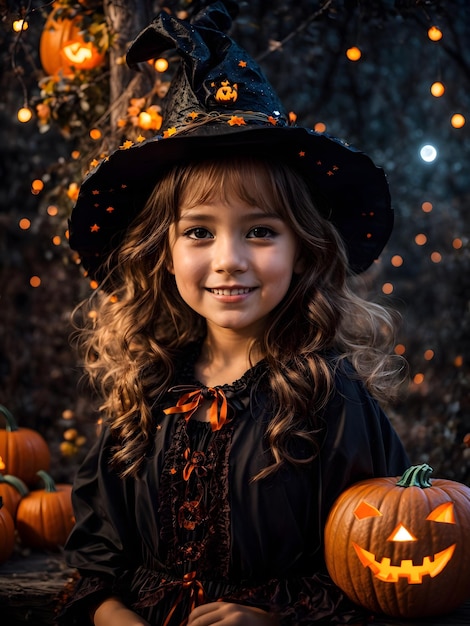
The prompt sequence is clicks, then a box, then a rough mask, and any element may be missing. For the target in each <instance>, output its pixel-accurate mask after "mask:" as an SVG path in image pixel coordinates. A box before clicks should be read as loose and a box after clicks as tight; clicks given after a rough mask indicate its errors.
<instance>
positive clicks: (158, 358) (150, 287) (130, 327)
mask: <svg viewBox="0 0 470 626" xmlns="http://www.w3.org/2000/svg"><path fill="white" fill-rule="evenodd" d="M232 194H235V195H236V196H238V197H239V198H240V199H242V200H243V201H245V202H247V203H249V204H251V205H253V206H258V207H259V208H261V209H265V210H267V211H268V210H269V211H270V212H272V211H273V210H274V211H275V212H276V213H277V214H278V215H279V216H280V217H281V218H282V219H283V220H284V221H285V222H286V223H287V224H288V225H289V226H290V228H291V229H292V230H293V232H294V233H295V236H296V237H297V240H298V245H299V249H300V258H301V259H302V262H303V271H302V273H301V274H300V275H295V276H294V277H293V279H292V284H291V286H290V289H289V291H288V293H287V294H286V296H285V297H284V299H283V301H282V302H281V303H280V304H279V305H278V306H277V307H276V308H275V309H274V310H273V311H272V312H271V313H270V315H269V318H268V321H267V324H266V328H265V331H264V335H263V336H262V337H261V338H259V339H258V340H257V344H256V349H257V353H261V354H262V355H264V358H265V359H266V361H267V364H268V366H269V368H268V371H269V387H270V389H271V392H272V403H273V407H275V409H274V414H273V417H272V420H271V421H270V424H269V426H268V429H267V438H268V442H269V445H270V448H271V451H272V455H273V463H272V464H271V465H270V466H269V467H268V468H267V469H266V470H264V471H263V472H262V473H261V476H262V475H265V474H266V473H270V472H272V471H273V470H274V469H276V468H277V467H279V466H280V465H281V464H282V463H284V462H291V463H304V462H308V461H310V460H311V458H313V456H314V455H315V454H316V450H317V447H316V431H315V429H311V428H310V429H309V428H308V427H307V426H306V420H305V419H303V418H302V416H305V415H312V414H313V415H315V414H319V413H320V412H321V410H322V408H323V407H324V406H325V404H326V402H327V400H328V398H329V397H330V394H331V392H332V389H333V385H334V364H333V361H332V358H331V355H332V354H334V355H335V359H334V362H335V363H336V364H337V363H339V362H341V360H343V359H348V360H349V361H351V363H352V364H353V366H354V368H355V370H356V372H357V375H358V377H359V378H360V379H361V380H362V381H363V382H364V383H365V385H366V386H367V387H368V388H369V390H370V391H371V393H372V394H373V395H374V396H375V397H377V398H379V399H382V400H384V399H385V400H386V399H389V398H390V397H392V396H393V393H394V391H395V390H396V389H397V388H398V385H399V384H400V381H401V376H400V374H401V373H402V371H403V362H402V361H401V360H400V359H399V358H398V357H396V356H395V355H394V354H393V351H392V346H393V342H394V329H395V319H394V314H392V313H391V312H389V311H388V310H387V309H385V308H384V307H382V306H381V305H379V304H377V303H374V302H369V301H367V300H364V299H363V298H361V297H359V296H358V295H357V294H356V293H355V291H353V290H352V289H351V287H350V285H349V283H350V279H349V277H348V272H347V259H346V253H345V250H344V246H343V243H342V241H341V238H340V236H339V235H338V233H337V231H336V229H335V228H334V226H333V225H332V223H331V222H330V221H329V220H328V219H326V218H325V217H323V216H322V214H325V213H326V212H327V211H328V207H325V206H320V203H319V202H318V201H317V202H316V201H315V200H314V199H313V196H312V190H311V189H309V188H308V186H307V183H306V182H305V180H304V179H303V178H302V177H301V176H300V175H299V174H298V173H297V172H295V171H294V170H293V169H291V168H290V167H289V166H287V165H285V164H283V163H279V162H274V161H273V162H271V161H269V160H266V159H263V160H258V159H256V158H247V157H244V158H240V157H238V158H237V157H233V158H227V159H217V160H213V161H201V162H195V163H189V164H186V165H184V166H180V167H176V168H174V169H171V170H169V171H168V172H166V173H165V175H164V176H162V177H161V179H160V180H159V182H158V184H157V185H156V187H155V189H154V191H153V192H152V194H151V196H150V198H149V200H148V202H147V204H146V206H145V208H144V209H143V210H142V212H141V213H140V214H139V215H138V217H137V218H136V219H135V220H134V222H133V223H132V224H131V226H130V228H129V229H128V231H127V233H126V236H125V239H124V241H123V242H122V243H121V245H120V246H119V247H118V249H116V250H115V252H114V253H113V255H112V256H111V257H110V258H109V260H108V269H109V274H108V278H107V279H106V280H105V281H104V283H103V284H102V285H101V287H102V288H101V289H99V290H97V291H96V292H95V293H94V295H93V296H92V297H91V298H90V299H89V300H88V301H87V302H85V303H82V306H81V307H79V309H80V310H82V311H83V317H82V321H83V323H81V324H79V333H78V344H79V349H80V352H81V354H82V356H83V360H84V365H85V369H86V372H87V374H88V377H89V379H90V380H91V382H92V383H93V385H94V386H95V388H96V389H97V390H98V392H99V394H100V396H101V398H102V406H101V410H102V411H103V416H104V420H105V422H107V424H108V425H109V427H110V429H111V431H112V432H113V433H114V435H115V436H116V439H117V441H118V442H119V445H117V446H116V450H115V452H114V462H115V463H116V465H117V466H118V467H119V468H120V472H121V475H122V476H125V475H136V474H137V472H138V469H139V465H140V462H141V460H142V458H143V456H144V453H145V451H146V450H147V449H148V445H149V443H150V442H151V440H152V438H153V437H154V436H155V433H154V419H153V418H152V407H153V406H154V405H155V404H156V403H158V401H159V399H160V398H161V397H162V396H163V395H164V393H165V392H166V391H167V390H168V387H169V386H170V385H171V383H172V379H173V375H174V361H175V358H176V355H177V354H179V353H180V351H181V349H182V348H183V347H184V346H186V345H187V344H188V343H190V342H192V341H197V340H201V339H203V337H204V336H205V332H206V330H205V329H206V326H205V320H204V319H203V318H202V317H200V316H199V315H198V314H197V313H195V312H194V311H193V310H192V309H191V308H190V307H189V306H187V305H186V304H185V302H184V301H183V300H182V298H181V297H180V295H179V293H178V291H177V288H176V285H175V280H174V277H173V275H172V274H171V273H170V272H169V271H168V267H169V261H170V250H169V242H168V231H169V228H170V226H171V224H172V223H174V222H175V221H177V220H178V218H179V207H180V206H181V203H182V201H183V200H184V203H185V205H191V204H193V205H195V204H198V203H203V202H205V201H208V200H210V199H213V198H222V199H226V198H227V197H229V196H230V195H232ZM228 382H229V381H228ZM292 437H302V438H304V439H307V440H308V441H309V442H310V443H311V444H312V455H311V456H310V457H309V458H308V459H302V460H300V459H296V458H294V457H292V455H291V454H290V453H289V449H292V448H291V446H290V445H289V442H290V440H291V438H292Z"/></svg>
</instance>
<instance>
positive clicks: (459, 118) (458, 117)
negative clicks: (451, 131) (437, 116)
mask: <svg viewBox="0 0 470 626" xmlns="http://www.w3.org/2000/svg"><path fill="white" fill-rule="evenodd" d="M465 121H466V120H465V117H464V116H463V115H462V114H461V113H454V115H453V116H452V117H451V118H450V123H451V125H452V126H453V127H454V128H462V126H465Z"/></svg>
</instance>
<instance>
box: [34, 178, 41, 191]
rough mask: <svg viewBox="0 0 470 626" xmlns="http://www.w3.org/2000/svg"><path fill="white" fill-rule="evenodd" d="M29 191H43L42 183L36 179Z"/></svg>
mask: <svg viewBox="0 0 470 626" xmlns="http://www.w3.org/2000/svg"><path fill="white" fill-rule="evenodd" d="M31 189H33V190H34V191H42V190H43V189H44V183H43V182H42V180H40V179H39V178H37V179H36V180H33V182H32V183H31Z"/></svg>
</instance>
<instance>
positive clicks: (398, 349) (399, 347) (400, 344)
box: [394, 343, 406, 356]
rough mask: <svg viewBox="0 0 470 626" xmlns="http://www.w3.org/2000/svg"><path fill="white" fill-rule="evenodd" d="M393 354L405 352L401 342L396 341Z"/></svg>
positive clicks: (400, 354)
mask: <svg viewBox="0 0 470 626" xmlns="http://www.w3.org/2000/svg"><path fill="white" fill-rule="evenodd" d="M394 352H395V354H398V355H399V356H402V355H403V354H405V352H406V348H405V346H404V345H403V344H402V343H398V344H397V345H396V346H395V350H394Z"/></svg>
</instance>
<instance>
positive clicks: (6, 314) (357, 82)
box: [0, 0, 470, 484]
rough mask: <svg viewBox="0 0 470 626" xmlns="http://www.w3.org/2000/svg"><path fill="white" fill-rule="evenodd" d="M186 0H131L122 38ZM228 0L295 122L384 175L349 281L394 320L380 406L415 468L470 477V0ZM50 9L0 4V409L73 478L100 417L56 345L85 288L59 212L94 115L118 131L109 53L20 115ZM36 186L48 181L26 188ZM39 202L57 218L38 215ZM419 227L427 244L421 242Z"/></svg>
mask: <svg viewBox="0 0 470 626" xmlns="http://www.w3.org/2000/svg"><path fill="white" fill-rule="evenodd" d="M65 4H68V5H70V6H71V7H73V8H74V10H77V11H79V12H80V11H84V10H88V11H90V10H91V11H92V12H93V11H95V12H96V11H99V10H100V9H101V7H100V3H99V2H96V0H89V1H88V2H83V3H80V2H73V1H69V2H66V3H65ZM113 4H115V5H116V6H119V3H113V2H111V5H113ZM121 4H122V3H121ZM194 4H195V3H191V2H185V1H180V2H153V3H152V2H150V1H148V2H146V1H144V0H143V1H142V2H135V0H134V2H130V3H127V5H136V6H135V7H134V8H135V11H133V12H132V15H134V17H135V20H134V21H135V23H133V22H131V23H130V24H127V26H128V28H129V39H130V38H132V37H133V36H134V35H135V34H136V33H137V32H138V30H139V23H138V20H142V19H145V18H146V17H149V18H151V17H152V15H153V14H154V13H156V12H157V11H158V9H159V7H162V6H166V7H168V8H169V9H171V10H174V11H189V12H191V11H192V10H193V8H194ZM239 4H240V16H239V19H238V20H237V22H236V24H235V25H234V27H233V30H232V34H233V35H234V36H235V38H236V39H237V40H238V41H239V42H240V43H241V44H242V45H243V46H244V47H245V48H247V49H248V50H249V52H250V53H251V54H252V55H253V56H254V57H255V58H257V59H258V60H259V62H260V64H261V65H262V66H263V68H264V69H265V71H266V73H267V74H268V76H269V78H270V80H271V82H272V83H273V84H274V86H275V88H276V90H277V91H278V92H279V94H280V95H281V98H282V100H283V102H284V103H285V106H286V108H287V110H292V111H295V113H296V114H297V117H298V122H299V123H300V124H302V125H306V126H312V127H313V126H314V125H315V124H317V123H323V124H325V125H326V131H327V132H328V133H330V134H332V135H334V136H337V137H341V138H344V139H347V140H348V141H349V142H350V143H352V144H354V145H356V146H358V147H360V148H361V149H363V150H364V151H365V152H367V153H368V154H370V155H371V157H372V158H373V159H374V161H375V162H376V163H377V164H379V165H381V166H382V167H384V169H385V170H386V172H387V174H388V177H389V181H390V186H391V192H392V198H393V203H394V207H395V211H396V228H395V231H394V234H393V236H392V238H391V240H390V243H389V244H388V245H387V247H386V249H385V251H384V253H383V255H382V257H381V261H380V262H379V263H377V264H375V265H374V267H373V268H371V270H369V271H368V272H367V274H366V275H365V276H364V278H363V281H362V283H363V286H362V287H361V288H363V289H367V290H368V292H369V293H370V294H371V297H372V298H374V299H376V300H378V301H380V302H385V303H387V304H390V305H391V306H393V307H395V308H398V310H399V311H400V312H401V313H402V315H403V323H402V327H401V329H400V336H399V343H400V344H402V345H403V346H404V348H405V353H404V354H405V357H406V358H407V360H408V363H409V370H410V379H409V382H408V383H407V384H406V385H404V387H403V390H402V393H401V395H400V398H399V400H398V401H397V402H396V403H395V404H394V405H393V406H390V407H388V408H387V411H388V413H389V415H390V416H391V418H392V420H393V422H394V424H395V426H396V428H397V430H398V431H399V432H400V434H401V436H402V438H403V440H404V442H405V445H406V447H407V449H408V452H409V454H410V457H411V459H412V461H413V462H414V463H421V462H427V463H429V464H430V465H431V466H432V467H433V468H434V475H435V476H437V475H439V476H442V477H445V478H451V479H454V480H459V481H461V482H465V483H466V484H469V483H470V470H469V467H470V448H467V447H466V446H465V445H464V437H465V435H466V434H467V433H469V432H470V389H469V387H470V376H469V373H470V328H469V327H470V306H469V303H470V298H469V294H470V242H469V235H470V232H469V225H470V216H469V206H468V204H469V200H470V193H469V192H470V188H469V181H470V172H469V155H470V141H469V126H470V110H469V104H470V4H469V3H468V2H466V0H449V1H443V0H428V1H426V0H415V1H412V0H396V1H391V0H390V1H385V0H375V1H374V0H364V1H362V2H356V1H353V0H350V1H348V0H330V1H325V2H319V1H318V0H310V1H307V0H295V2H294V1H287V2H286V1H282V2H280V1H277V0H271V1H270V2H266V1H262V0H257V1H250V2H240V3H239ZM90 7H91V9H90ZM50 9H51V7H50V3H47V4H46V3H41V2H29V3H28V2H18V1H17V2H5V1H3V2H0V19H1V22H0V51H1V52H0V64H1V65H0V72H1V76H0V90H1V97H0V139H1V141H0V403H1V404H3V405H5V406H6V407H7V408H9V409H10V411H11V412H12V413H13V414H14V415H15V416H16V418H17V421H18V422H19V424H20V426H28V427H31V428H35V429H37V430H38V431H39V432H41V433H42V434H43V436H44V437H45V438H46V440H47V442H48V443H49V445H50V448H51V450H52V453H53V467H52V473H53V475H54V477H55V478H56V479H57V480H59V481H63V480H70V479H71V478H72V475H73V472H74V470H75V468H76V466H77V463H78V462H79V461H80V460H81V458H82V457H83V455H84V453H85V452H86V450H87V449H88V447H89V445H90V444H91V442H92V440H93V437H94V432H95V420H96V418H97V412H96V407H95V406H94V403H93V400H92V399H91V397H90V396H89V394H88V393H87V392H86V390H85V389H84V388H83V387H81V386H80V385H79V380H80V376H81V372H80V365H79V363H78V361H77V359H76V357H75V354H74V351H73V349H72V347H71V346H70V342H69V337H70V333H71V325H70V314H71V311H72V310H73V308H74V306H75V305H76V304H77V303H78V302H79V301H80V299H81V298H83V297H85V296H86V295H87V293H88V292H89V289H90V286H89V284H88V282H87V280H85V279H84V278H83V276H82V273H81V270H80V268H79V267H78V266H77V264H76V262H75V259H74V257H73V255H72V254H71V252H70V251H69V249H68V246H67V243H66V239H65V236H64V232H65V229H66V218H67V215H68V213H69V211H70V209H71V206H72V200H71V199H70V198H69V196H68V194H67V191H68V190H69V185H70V183H73V182H79V181H80V178H81V175H82V172H83V168H84V167H85V164H86V163H88V162H89V161H90V156H91V154H92V152H93V150H94V151H95V152H96V150H97V148H96V146H94V145H91V143H92V141H91V140H90V139H89V138H88V131H89V130H90V129H91V128H93V127H94V126H95V125H97V124H98V122H99V124H98V125H99V126H100V128H102V129H103V131H104V132H105V133H107V135H106V141H108V147H109V145H113V143H114V145H116V142H117V143H119V142H120V141H121V140H122V138H123V137H125V133H124V130H122V131H121V130H119V129H118V128H116V127H115V126H112V123H111V121H110V118H109V116H108V117H106V110H107V108H108V107H109V102H110V97H109V89H110V85H111V86H112V85H113V81H115V80H116V78H115V76H114V77H113V73H112V72H111V74H110V73H109V71H108V70H109V63H110V61H109V60H108V65H106V66H104V67H102V68H100V69H98V70H94V72H95V73H92V74H88V75H87V74H86V73H85V74H82V75H77V76H75V77H74V79H73V83H71V84H72V87H69V88H64V91H63V92H62V93H61V94H60V97H59V95H57V93H56V94H55V96H54V97H56V101H55V105H54V106H55V107H56V108H55V109H54V115H55V119H53V120H52V121H51V122H50V123H49V124H48V125H47V124H44V123H43V124H41V123H40V120H39V119H38V117H37V115H33V119H32V120H31V121H29V122H27V123H20V122H19V121H18V120H17V116H16V113H17V111H18V109H19V108H20V107H22V106H23V103H24V100H25V98H26V99H27V100H28V102H29V104H30V106H31V108H33V109H35V107H36V105H37V104H40V103H41V102H43V100H44V96H43V94H41V87H42V88H43V89H44V72H43V71H42V68H41V62H40V59H39V54H38V46H39V38H40V35H41V31H42V29H43V27H44V22H45V19H46V17H47V14H48V13H49V12H50ZM28 10H32V12H30V13H28V21H29V28H28V30H27V31H24V32H23V33H22V34H21V37H18V35H17V34H15V33H14V32H13V30H12V22H13V20H14V19H17V18H18V17H19V16H21V15H23V16H24V15H26V14H27V12H28ZM108 11H109V9H108ZM108 17H109V16H108ZM143 25H145V22H144V23H143V24H142V26H143ZM432 25H436V26H438V27H439V28H440V29H441V30H442V33H443V38H442V40H441V41H439V42H432V41H431V40H430V39H429V38H428V36H427V31H428V28H429V27H430V26H432ZM126 43H127V42H126V41H125V40H122V41H119V40H118V38H116V39H115V40H114V43H113V45H114V52H113V53H112V55H114V56H112V55H111V59H113V60H114V61H115V60H116V58H119V55H120V54H121V53H122V51H123V50H125V46H126ZM352 46H358V47H359V48H360V49H361V51H362V57H361V59H360V60H359V61H358V62H351V61H349V60H348V59H347V58H346V55H345V52H346V50H347V49H348V48H350V47H352ZM119 47H120V48H121V49H119ZM171 68H172V65H171V59H170V70H169V72H168V73H167V74H165V75H162V76H160V79H161V81H162V82H163V87H164V83H165V81H167V80H168V79H169V77H170V75H171ZM153 76H154V78H156V74H154V75H153ZM131 78H132V75H131ZM125 80H127V81H128V80H129V78H128V75H126V76H124V81H125ZM438 80H439V81H442V83H443V84H444V85H445V87H446V91H445V93H444V95H443V96H442V97H440V98H436V97H434V96H432V95H431V93H430V86H431V84H432V83H434V82H435V81H438ZM41 81H43V82H41ZM123 84H124V85H125V84H126V83H125V82H124V83H123ZM118 87H119V85H118ZM163 87H162V88H163ZM67 89H68V90H67ZM138 89H143V88H142V86H141V85H139V86H138V88H137V87H136V90H135V91H132V90H131V91H130V92H129V93H127V94H126V98H124V99H122V101H121V105H122V107H123V110H124V112H125V113H126V111H127V106H129V101H130V98H131V97H138V96H141V95H142V93H147V94H148V85H147V91H145V89H144V91H143V92H142V91H141V92H140V93H139V92H138ZM118 91H119V90H118ZM121 91H122V89H121ZM157 91H158V90H157ZM154 97H155V98H156V100H155V101H156V102H158V98H157V94H154ZM454 113H461V114H463V115H464V116H466V117H467V118H468V121H467V123H466V124H465V125H464V126H463V127H462V128H459V129H456V128H453V127H452V126H451V124H450V118H451V116H452V115H453V114H454ZM424 144H432V145H434V146H435V147H436V149H437V153H438V156H437V159H436V160H435V161H434V162H432V163H426V162H424V161H423V160H422V159H421V158H420V154H419V152H420V148H421V147H422V146H423V145H424ZM74 151H76V152H74ZM78 153H79V154H78ZM35 179H40V180H42V181H43V183H44V189H43V190H42V191H41V192H40V193H38V194H36V195H35V194H33V193H32V192H31V185H32V182H33V181H34V180H35ZM423 203H428V204H424V206H423ZM431 205H432V207H431ZM51 206H55V207H57V215H54V214H52V215H51V214H50V213H51V210H50V207H51ZM430 209H432V210H430ZM52 213H54V211H52ZM22 218H27V219H29V220H30V227H29V228H27V229H22V228H20V226H19V222H20V220H21V219H22ZM417 235H425V237H426V242H425V243H424V244H422V245H418V244H417V243H416V240H415V237H416V236H417ZM54 237H58V238H59V239H55V240H54V241H55V243H54V242H53V238H54ZM396 257H401V261H400V260H398V262H399V263H401V264H400V265H398V266H397V265H396V263H397V261H396ZM392 259H393V263H392ZM394 263H395V265H394ZM33 276H37V277H39V278H40V285H39V286H38V287H33V286H31V284H30V279H31V277H33ZM384 286H385V287H384ZM384 290H385V291H384ZM390 291H391V293H388V292H390ZM431 351H432V352H431ZM419 375H421V376H419Z"/></svg>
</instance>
